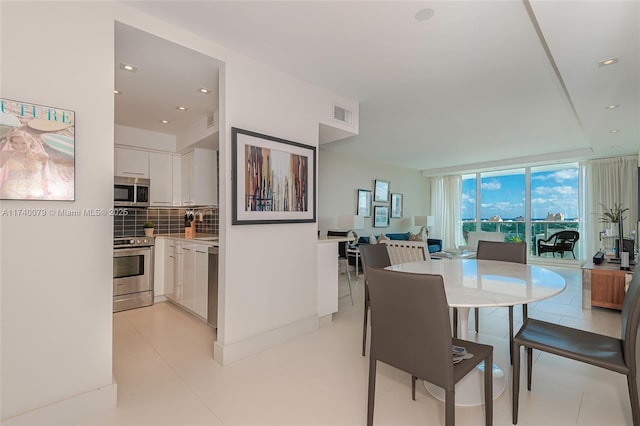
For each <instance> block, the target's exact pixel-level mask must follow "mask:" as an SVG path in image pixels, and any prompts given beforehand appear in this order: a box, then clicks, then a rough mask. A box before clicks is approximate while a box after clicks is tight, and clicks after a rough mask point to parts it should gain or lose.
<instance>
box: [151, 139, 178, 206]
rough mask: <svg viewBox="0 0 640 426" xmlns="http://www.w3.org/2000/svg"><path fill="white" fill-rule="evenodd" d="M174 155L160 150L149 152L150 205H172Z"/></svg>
mask: <svg viewBox="0 0 640 426" xmlns="http://www.w3.org/2000/svg"><path fill="white" fill-rule="evenodd" d="M172 157H173V156H172V155H171V154H165V153H160V152H150V153H149V177H150V179H151V188H150V190H149V194H150V195H149V205H151V206H158V207H170V206H173V205H174V200H173V158H172Z"/></svg>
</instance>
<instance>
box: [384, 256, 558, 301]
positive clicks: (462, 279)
mask: <svg viewBox="0 0 640 426" xmlns="http://www.w3.org/2000/svg"><path fill="white" fill-rule="evenodd" d="M386 269H390V270H394V271H402V272H410V273H417V274H435V275H442V277H443V279H444V288H445V292H446V295H447V302H448V304H449V306H453V307H460V308H462V307H468V308H472V307H482V306H513V305H521V304H525V303H531V302H535V301H537V300H542V299H547V298H549V297H552V296H555V295H556V294H558V293H560V292H562V291H563V290H564V289H565V287H566V285H567V284H566V282H565V280H564V278H563V277H562V276H560V275H558V274H557V273H555V272H553V271H550V270H548V269H545V268H542V267H539V266H534V265H525V264H521V263H512V262H500V261H495V260H478V259H442V260H433V261H430V260H426V261H419V262H411V263H402V264H399V265H393V266H389V267H388V268H386Z"/></svg>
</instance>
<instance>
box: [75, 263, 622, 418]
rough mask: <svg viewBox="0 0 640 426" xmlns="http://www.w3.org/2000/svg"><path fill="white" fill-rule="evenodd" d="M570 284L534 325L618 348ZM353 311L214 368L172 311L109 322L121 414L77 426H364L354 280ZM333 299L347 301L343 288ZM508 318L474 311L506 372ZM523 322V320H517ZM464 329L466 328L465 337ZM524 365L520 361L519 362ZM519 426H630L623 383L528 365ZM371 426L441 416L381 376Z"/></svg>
mask: <svg viewBox="0 0 640 426" xmlns="http://www.w3.org/2000/svg"><path fill="white" fill-rule="evenodd" d="M553 269H554V270H556V271H557V272H558V273H561V274H562V275H563V276H565V277H566V279H567V283H568V286H567V289H566V291H564V292H563V293H561V294H560V295H558V296H556V297H554V298H552V299H549V300H546V301H541V302H538V303H535V304H531V305H530V306H529V312H530V315H531V316H532V317H535V318H540V319H545V320H549V321H556V322H559V323H561V324H566V325H570V326H574V327H580V328H585V329H589V330H593V331H596V332H599V333H605V334H610V335H613V336H619V334H620V314H619V313H618V312H616V311H610V310H606V309H594V310H582V309H581V294H580V291H581V289H580V270H578V269H560V268H553ZM354 287H355V288H354V298H355V306H351V303H350V301H349V297H343V298H341V299H340V308H339V312H338V313H337V314H335V315H334V319H333V322H331V323H328V324H325V325H323V326H322V327H320V329H318V330H317V331H315V332H313V333H310V334H308V335H305V336H302V337H299V338H296V339H294V340H292V341H289V342H287V343H284V344H282V345H279V346H277V347H275V348H272V349H270V350H267V351H265V352H263V353H260V354H257V355H254V356H252V357H249V358H247V359H244V360H241V361H238V362H236V363H234V364H232V365H229V366H227V367H224V368H222V367H221V366H220V365H218V364H217V363H215V362H214V361H213V360H212V347H213V341H214V332H213V330H212V329H211V328H209V327H208V326H207V325H205V324H204V323H202V322H201V321H199V320H197V319H194V318H193V317H191V316H190V315H189V314H187V313H185V312H183V311H181V310H180V309H178V308H176V307H175V306H173V305H171V304H170V303H168V302H166V303H158V304H156V305H154V306H152V307H148V308H142V309H136V310H132V311H126V312H121V313H117V314H114V316H113V321H114V348H113V361H114V375H115V378H116V380H117V382H118V407H117V408H116V409H113V410H111V411H108V412H104V413H99V414H97V415H94V416H92V417H91V418H85V419H81V420H80V421H78V422H77V423H75V424H76V425H82V426H90V425H110V426H111V425H227V426H231V425H364V424H366V400H367V372H368V358H365V357H362V356H361V354H360V351H361V343H362V340H361V339H362V335H361V330H362V309H363V307H362V299H363V286H362V276H361V277H360V280H359V282H358V283H356V284H355V286H354ZM340 289H341V294H348V289H347V287H346V279H345V277H341V287H340ZM507 312H508V311H507V309H506V308H495V309H482V310H481V314H480V318H481V321H480V333H479V334H478V335H476V334H475V333H470V336H471V337H470V338H472V339H477V340H478V341H481V342H484V343H489V344H492V345H494V347H495V352H494V359H495V362H496V363H498V364H500V365H502V366H508V365H509V362H508V356H509V355H508V349H507V348H508V346H507V342H508V340H507V331H508V325H507ZM514 312H515V313H516V320H517V321H521V310H520V309H515V310H514ZM471 327H473V324H470V328H471ZM522 357H523V361H524V355H522ZM506 374H507V389H506V390H505V392H504V393H503V394H502V395H501V396H500V397H498V398H497V399H496V400H495V401H494V425H511V391H510V382H511V380H510V370H509V369H508V367H507V369H506ZM521 382H522V388H521V396H520V416H519V423H518V424H519V425H522V426H527V425H544V426H552V425H563V426H564V425H579V426H586V425H608V426H617V425H630V424H631V408H630V405H629V399H628V394H627V385H626V379H625V377H624V376H622V375H619V374H616V373H612V372H608V371H604V370H601V369H598V368H596V367H591V366H588V365H584V364H580V363H577V362H573V361H569V360H564V359H561V358H558V357H553V356H551V355H548V354H540V353H539V352H537V353H536V358H535V364H534V376H533V388H532V391H531V392H528V391H527V390H526V378H525V376H524V369H523V377H522V379H521ZM376 386H377V394H376V410H375V419H374V423H375V424H376V425H394V426H397V425H443V424H444V404H443V403H442V402H440V401H438V400H436V399H434V398H433V397H432V396H431V395H429V394H428V393H427V392H426V390H425V389H424V387H422V386H418V389H417V396H416V399H417V400H416V401H412V400H411V388H410V378H409V376H408V375H407V374H406V373H403V372H400V371H397V370H395V369H393V368H391V367H388V366H385V365H383V364H379V366H378V376H377V382H376ZM456 424H458V425H482V424H484V408H483V407H482V406H480V407H471V408H468V407H456Z"/></svg>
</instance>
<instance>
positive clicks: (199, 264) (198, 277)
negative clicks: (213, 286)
mask: <svg viewBox="0 0 640 426" xmlns="http://www.w3.org/2000/svg"><path fill="white" fill-rule="evenodd" d="M208 249H209V246H208V245H204V244H197V245H196V253H195V258H196V259H195V260H196V265H195V276H194V287H195V293H196V294H195V299H194V306H193V310H194V312H195V313H196V314H198V315H200V316H201V317H202V318H204V319H207V307H208V293H209V291H208V279H209V250H208Z"/></svg>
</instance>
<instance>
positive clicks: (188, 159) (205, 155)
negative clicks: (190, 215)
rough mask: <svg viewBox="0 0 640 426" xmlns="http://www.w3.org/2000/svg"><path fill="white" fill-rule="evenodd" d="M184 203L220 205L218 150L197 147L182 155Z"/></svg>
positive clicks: (189, 204)
mask: <svg viewBox="0 0 640 426" xmlns="http://www.w3.org/2000/svg"><path fill="white" fill-rule="evenodd" d="M181 166H182V204H183V205H185V206H215V205H218V166H217V151H212V150H209V149H200V148H195V149H194V150H193V151H191V152H188V153H187V154H184V155H183V156H182V164H181Z"/></svg>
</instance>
